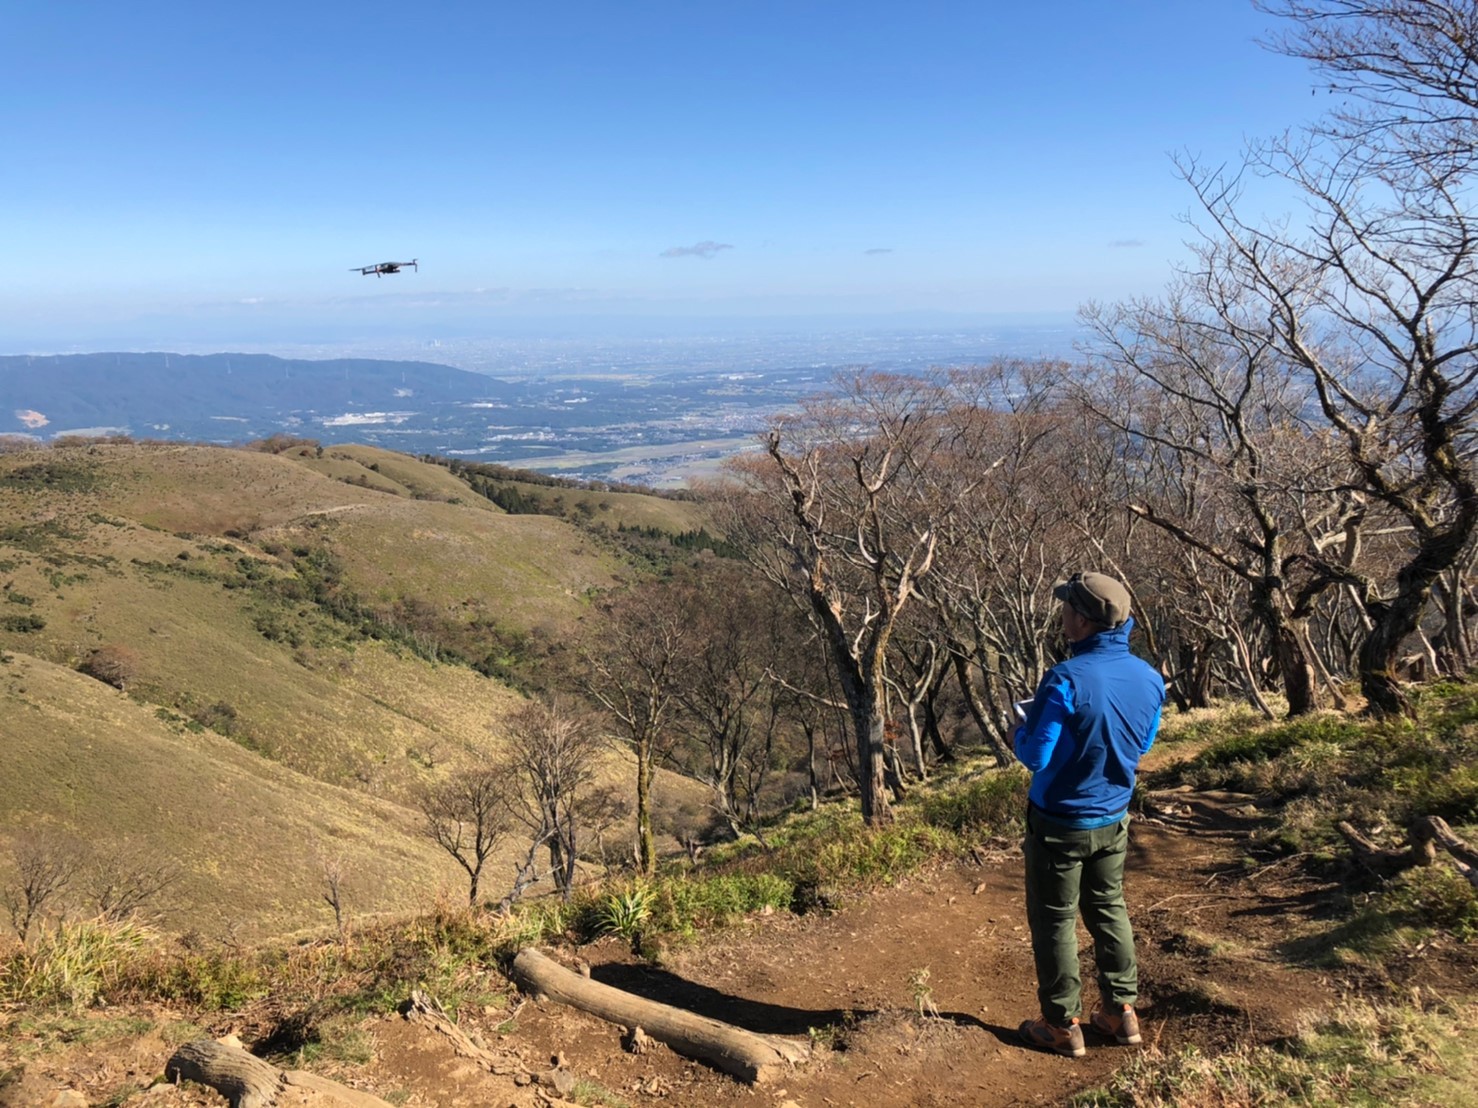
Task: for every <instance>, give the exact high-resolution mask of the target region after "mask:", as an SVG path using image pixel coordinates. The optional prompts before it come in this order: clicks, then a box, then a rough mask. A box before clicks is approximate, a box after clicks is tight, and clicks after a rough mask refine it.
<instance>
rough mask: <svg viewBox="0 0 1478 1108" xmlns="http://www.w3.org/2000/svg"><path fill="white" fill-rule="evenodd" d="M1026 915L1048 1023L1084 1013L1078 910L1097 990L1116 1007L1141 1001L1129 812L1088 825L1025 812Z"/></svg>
mask: <svg viewBox="0 0 1478 1108" xmlns="http://www.w3.org/2000/svg"><path fill="white" fill-rule="evenodd" d="M1024 845H1025V849H1026V919H1027V923H1028V924H1029V925H1030V926H1031V932H1032V954H1033V955H1034V956H1035V958H1036V962H1037V998H1038V1000H1039V1001H1040V1002H1041V1005H1042V1015H1043V1016H1044V1017H1045V1018H1046V1019H1047V1021H1048V1022H1049V1023H1055V1024H1065V1023H1067V1022H1068V1021H1069V1020H1071V1019H1073V1018H1075V1017H1077V1018H1081V1017H1082V1015H1083V981H1082V978H1081V977H1080V976H1079V974H1078V910H1079V907H1080V906H1081V908H1082V912H1083V922H1084V923H1085V924H1086V925H1087V926H1088V934H1089V935H1091V936H1092V937H1093V957H1094V961H1095V962H1096V963H1097V965H1098V991H1099V994H1100V996H1101V997H1102V999H1103V1004H1104V1005H1105V1007H1106V1008H1108V1009H1109V1010H1110V1011H1112V1010H1115V1009H1117V1008H1118V1007H1119V1006H1121V1005H1124V1004H1133V1003H1135V1001H1136V1000H1138V999H1139V965H1138V963H1137V962H1136V961H1135V957H1134V931H1133V929H1132V928H1131V927H1130V926H1129V911H1128V909H1127V908H1126V907H1125V906H1124V855H1125V854H1126V852H1127V851H1128V848H1129V817H1128V816H1125V817H1124V818H1123V819H1122V820H1120V821H1119V822H1118V823H1113V824H1110V825H1109V826H1107V827H1099V828H1095V829H1094V830H1092V831H1082V830H1078V829H1076V828H1072V827H1066V826H1064V825H1063V824H1060V823H1057V822H1055V821H1054V820H1051V819H1048V818H1047V817H1046V816H1044V815H1042V813H1041V812H1039V811H1036V810H1035V809H1028V811H1027V814H1026V842H1025V844H1024Z"/></svg>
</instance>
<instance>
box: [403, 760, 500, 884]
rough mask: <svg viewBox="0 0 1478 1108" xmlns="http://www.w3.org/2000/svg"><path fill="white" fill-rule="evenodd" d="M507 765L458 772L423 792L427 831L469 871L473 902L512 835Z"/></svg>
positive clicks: (422, 804) (422, 798)
mask: <svg viewBox="0 0 1478 1108" xmlns="http://www.w3.org/2000/svg"><path fill="white" fill-rule="evenodd" d="M507 777H508V775H507V772H506V770H505V769H503V768H502V767H498V768H481V769H473V770H467V771H464V772H461V773H457V774H454V775H453V776H452V777H450V778H448V779H447V780H446V781H445V782H443V783H442V784H440V785H437V786H435V787H432V788H429V789H427V790H426V791H425V792H424V793H423V794H422V796H421V813H422V814H423V815H424V816H425V817H426V833H427V835H428V836H430V838H431V840H432V841H433V842H434V843H436V845H437V846H439V847H441V848H442V849H443V850H445V851H446V852H447V853H448V854H450V855H451V856H452V860H453V861H455V862H456V863H457V865H459V866H461V867H462V869H463V870H464V871H465V872H466V874H467V904H468V906H469V907H472V906H475V905H476V904H477V898H478V894H479V891H480V886H481V882H482V876H483V870H484V869H485V867H486V866H487V862H488V859H489V858H490V857H492V855H493V851H494V850H496V849H497V847H498V844H499V843H500V842H502V840H503V838H504V837H505V835H506V834H507V832H508V830H509V827H510V822H511V818H512V817H511V814H510V810H509V783H508V779H507Z"/></svg>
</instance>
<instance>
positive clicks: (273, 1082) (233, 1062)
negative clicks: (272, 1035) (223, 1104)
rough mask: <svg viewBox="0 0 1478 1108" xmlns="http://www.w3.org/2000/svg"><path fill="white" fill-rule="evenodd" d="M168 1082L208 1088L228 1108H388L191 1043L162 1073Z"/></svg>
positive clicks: (227, 1049)
mask: <svg viewBox="0 0 1478 1108" xmlns="http://www.w3.org/2000/svg"><path fill="white" fill-rule="evenodd" d="M164 1075H165V1077H167V1078H169V1080H171V1081H178V1080H180V1079H182V1078H183V1079H184V1080H187V1081H198V1082H199V1083H200V1084H202V1085H209V1086H210V1087H211V1088H212V1089H214V1090H215V1091H216V1092H218V1093H220V1094H221V1095H222V1096H223V1097H225V1098H226V1099H227V1100H228V1101H230V1102H231V1108H286V1106H287V1105H290V1104H291V1105H310V1104H311V1105H315V1106H318V1108H391V1105H390V1103H389V1102H388V1101H384V1100H381V1099H380V1098H379V1097H377V1096H371V1095H370V1094H369V1093H362V1092H360V1091H359V1090H358V1089H351V1088H349V1086H348V1085H340V1084H339V1083H338V1082H337V1081H330V1080H329V1079H328V1078H326V1077H319V1076H318V1075H317V1074H312V1073H304V1072H303V1071H302V1070H280V1069H278V1068H277V1067H276V1066H274V1065H272V1064H271V1063H270V1062H264V1061H262V1059H260V1058H258V1057H257V1056H256V1055H254V1054H250V1053H248V1052H247V1051H245V1050H243V1049H241V1048H240V1047H237V1046H228V1045H227V1044H225V1043H220V1042H216V1041H215V1040H214V1039H196V1040H194V1041H193V1042H188V1043H186V1044H185V1045H184V1046H182V1047H180V1048H179V1049H178V1050H176V1051H175V1052H174V1054H173V1055H172V1056H171V1057H170V1059H169V1062H168V1063H167V1064H166V1065H165V1068H164Z"/></svg>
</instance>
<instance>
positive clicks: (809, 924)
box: [373, 824, 1332, 1108]
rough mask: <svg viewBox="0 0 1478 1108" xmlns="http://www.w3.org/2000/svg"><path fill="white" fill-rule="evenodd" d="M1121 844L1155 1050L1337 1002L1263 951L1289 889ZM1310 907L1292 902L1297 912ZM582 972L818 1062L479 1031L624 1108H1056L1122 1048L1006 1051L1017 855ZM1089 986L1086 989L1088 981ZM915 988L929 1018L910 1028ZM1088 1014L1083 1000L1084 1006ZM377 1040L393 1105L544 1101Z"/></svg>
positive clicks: (1018, 960)
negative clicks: (741, 1058)
mask: <svg viewBox="0 0 1478 1108" xmlns="http://www.w3.org/2000/svg"><path fill="white" fill-rule="evenodd" d="M1132 844H1133V845H1132V850H1133V856H1132V859H1131V862H1130V876H1129V877H1128V887H1129V899H1130V906H1131V912H1132V915H1133V917H1134V919H1135V922H1136V925H1137V927H1138V929H1139V945H1140V949H1141V960H1142V976H1143V978H1144V996H1143V999H1142V1002H1141V1013H1142V1018H1143V1021H1144V1027H1145V1034H1146V1040H1147V1041H1148V1042H1151V1043H1156V1044H1159V1045H1161V1046H1164V1047H1167V1048H1168V1047H1174V1046H1177V1045H1179V1044H1181V1043H1184V1042H1196V1043H1200V1044H1202V1045H1204V1046H1208V1047H1211V1046H1216V1045H1221V1044H1224V1043H1227V1042H1230V1041H1232V1040H1234V1039H1236V1038H1239V1037H1242V1036H1245V1035H1248V1034H1249V1033H1250V1034H1251V1035H1253V1036H1255V1037H1257V1038H1270V1037H1273V1036H1276V1035H1279V1034H1285V1033H1288V1032H1290V1031H1292V1030H1293V1029H1294V1027H1295V1025H1296V1023H1297V1021H1298V1018H1299V1016H1300V1014H1301V1013H1303V1012H1306V1011H1310V1010H1318V1009H1320V1008H1321V1007H1323V1006H1326V1005H1328V1004H1329V1003H1331V1001H1332V991H1331V989H1330V987H1329V985H1328V983H1327V982H1325V981H1324V980H1323V979H1322V978H1321V977H1320V975H1319V974H1317V973H1314V972H1311V971H1301V970H1297V969H1290V968H1289V967H1287V966H1284V965H1281V964H1278V963H1276V962H1275V961H1274V960H1273V959H1272V957H1271V954H1270V947H1271V945H1273V944H1274V943H1276V942H1277V941H1280V940H1281V939H1282V938H1283V937H1286V935H1287V934H1288V933H1289V931H1290V930H1291V929H1293V928H1296V927H1298V926H1300V924H1299V923H1298V921H1299V919H1301V918H1302V915H1301V913H1302V912H1303V909H1302V908H1300V907H1299V905H1298V904H1295V903H1292V902H1290V901H1289V899H1288V897H1289V894H1288V893H1287V892H1280V891H1277V890H1266V891H1257V890H1248V889H1245V888H1243V889H1233V888H1230V887H1223V883H1222V882H1221V881H1220V880H1219V879H1218V877H1217V875H1218V874H1221V873H1223V872H1225V871H1227V870H1228V868H1229V867H1231V866H1232V865H1233V863H1235V861H1236V856H1237V852H1236V850H1235V849H1233V847H1232V845H1231V844H1229V843H1228V842H1226V841H1224V840H1207V841H1202V840H1199V839H1197V838H1195V837H1194V836H1190V835H1186V834H1183V833H1178V832H1170V831H1166V830H1162V829H1159V828H1156V827H1153V826H1150V825H1147V824H1137V825H1136V826H1135V829H1134V832H1133V838H1132ZM1307 894H1308V890H1300V892H1299V893H1298V898H1301V899H1302V900H1307V899H1308V896H1307ZM1315 899H1317V898H1315ZM1270 923H1272V924H1273V926H1270ZM1086 945H1087V944H1086V937H1085V941H1084V946H1085V948H1086ZM580 956H581V957H583V958H585V959H586V960H587V961H588V962H589V963H590V964H591V972H592V976H593V977H594V978H595V979H597V980H600V981H604V982H606V983H608V984H612V985H617V986H619V987H621V988H625V989H629V990H631V991H632V992H636V993H639V994H641V995H644V996H648V997H651V998H653V999H657V1000H662V1001H665V1002H667V1003H670V1004H677V1005H680V1006H682V1007H685V1008H689V1009H691V1010H693V1011H696V1012H701V1013H703V1014H706V1015H711V1016H714V1017H716V1018H719V1019H723V1020H726V1021H728V1022H731V1023H735V1024H739V1025H741V1026H743V1027H747V1028H749V1029H751V1030H755V1031H763V1032H767V1033H770V1034H779V1035H793V1036H796V1037H798V1038H802V1039H805V1038H807V1037H814V1038H815V1039H816V1040H817V1042H818V1044H819V1045H820V1048H819V1049H818V1050H817V1052H816V1057H815V1060H813V1061H812V1062H811V1063H810V1064H808V1065H806V1066H804V1067H801V1068H798V1069H797V1070H796V1071H795V1072H794V1073H793V1074H792V1075H791V1076H790V1078H789V1079H788V1080H786V1081H784V1082H782V1083H780V1084H779V1085H777V1086H775V1087H772V1088H767V1089H760V1090H751V1089H747V1088H745V1087H743V1086H741V1085H738V1084H737V1083H735V1082H733V1081H731V1080H730V1079H728V1078H725V1077H722V1076H720V1075H718V1074H715V1073H713V1072H712V1071H710V1070H708V1069H706V1068H705V1067H702V1066H699V1065H695V1064H693V1063H690V1062H687V1061H685V1060H683V1059H681V1058H679V1057H677V1056H675V1055H673V1054H671V1053H670V1052H668V1051H667V1050H666V1049H665V1048H663V1047H660V1046H658V1047H657V1048H655V1049H654V1050H653V1051H652V1052H650V1053H648V1054H646V1055H643V1056H640V1057H637V1056H633V1055H629V1054H625V1053H623V1051H622V1050H621V1047H620V1044H619V1030H618V1029H614V1028H612V1027H610V1026H608V1025H605V1024H603V1023H601V1022H600V1021H598V1020H595V1019H592V1018H590V1017H586V1016H583V1015H581V1014H578V1013H575V1012H571V1011H568V1010H564V1009H560V1008H558V1007H548V1008H540V1007H537V1006H534V1005H529V1006H527V1007H526V1008H525V1009H524V1010H523V1012H521V1013H520V1015H519V1016H518V1018H517V1020H516V1024H517V1029H516V1031H515V1032H513V1033H512V1034H511V1035H507V1036H497V1035H495V1034H493V1033H492V1029H491V1028H490V1027H484V1028H481V1029H480V1030H481V1031H482V1033H483V1034H484V1036H485V1037H486V1038H488V1039H489V1041H490V1042H491V1041H492V1040H494V1039H499V1038H501V1039H502V1040H503V1045H504V1046H514V1045H515V1044H516V1045H518V1046H520V1047H522V1048H523V1049H525V1050H526V1051H527V1057H528V1058H529V1059H530V1060H531V1061H532V1062H535V1063H538V1064H547V1059H548V1058H550V1057H553V1056H554V1055H555V1054H563V1055H564V1057H565V1059H566V1061H567V1063H568V1065H569V1066H570V1067H571V1069H573V1070H574V1072H575V1073H576V1074H577V1075H580V1076H581V1077H583V1078H586V1079H588V1080H589V1081H591V1082H592V1083H593V1084H592V1085H591V1086H590V1087H587V1089H586V1095H587V1097H588V1098H590V1099H591V1100H592V1102H596V1101H595V1093H596V1088H595V1087H596V1086H598V1087H599V1088H600V1089H602V1090H604V1091H605V1092H607V1093H609V1094H614V1095H615V1096H619V1097H620V1098H621V1099H622V1100H624V1101H626V1102H628V1103H630V1104H632V1105H643V1104H650V1103H658V1102H663V1101H665V1102H668V1103H681V1104H705V1105H713V1106H726V1105H741V1104H742V1105H756V1104H774V1105H784V1104H786V1103H787V1102H792V1103H794V1104H796V1105H801V1106H808V1108H809V1106H813V1105H814V1106H818V1108H819V1106H824V1105H832V1106H841V1105H867V1106H869V1108H883V1106H887V1105H961V1104H969V1105H981V1106H989V1105H1016V1104H1061V1103H1063V1102H1064V1101H1065V1100H1066V1099H1067V1098H1068V1097H1069V1096H1070V1095H1071V1094H1072V1093H1073V1092H1075V1091H1078V1090H1080V1089H1083V1088H1085V1087H1088V1086H1091V1085H1094V1084H1096V1083H1098V1082H1100V1081H1102V1080H1103V1079H1104V1078H1106V1077H1107V1076H1108V1075H1109V1074H1110V1073H1111V1072H1112V1071H1113V1070H1114V1069H1115V1068H1116V1067H1117V1066H1118V1065H1120V1064H1121V1063H1123V1062H1124V1061H1125V1060H1126V1057H1127V1051H1126V1049H1125V1048H1120V1047H1116V1046H1112V1045H1109V1044H1106V1043H1103V1042H1101V1041H1095V1040H1094V1039H1093V1038H1092V1037H1091V1036H1090V1049H1089V1053H1088V1056H1087V1057H1086V1058H1084V1059H1081V1060H1068V1059H1063V1058H1058V1057H1055V1056H1052V1055H1047V1054H1043V1053H1039V1052H1036V1051H1032V1050H1027V1049H1024V1048H1023V1047H1021V1046H1020V1045H1019V1044H1018V1043H1017V1041H1016V1027H1017V1025H1018V1024H1019V1023H1020V1021H1021V1020H1022V1019H1024V1018H1026V1017H1028V1016H1031V1015H1034V1014H1035V1013H1036V996H1035V977H1034V973H1033V969H1032V961H1031V946H1030V940H1029V938H1028V935H1027V930H1026V919H1025V909H1024V902H1023V889H1022V878H1021V873H1020V859H1019V857H1015V858H1011V859H1007V860H1005V861H1001V862H998V863H993V864H990V865H988V866H983V867H982V866H975V865H970V864H960V865H955V866H950V867H946V868H943V869H940V870H938V871H936V872H933V873H930V874H927V875H924V876H919V877H915V878H913V879H911V880H909V881H907V882H905V883H902V884H900V885H898V886H897V887H894V888H890V889H887V890H884V891H882V892H880V893H877V894H875V895H873V896H871V897H867V898H862V899H859V900H858V901H856V902H855V903H854V904H852V905H851V906H850V907H848V908H846V909H844V910H843V911H842V912H840V913H839V914H837V915H834V916H830V917H808V918H801V919H793V918H775V917H772V918H769V919H764V920H759V921H756V923H755V925H754V926H753V927H751V928H750V929H748V930H747V931H746V932H744V933H731V934H729V935H726V936H724V937H723V938H722V939H721V940H718V941H715V942H713V943H711V944H709V945H706V946H704V947H703V948H700V949H697V950H689V951H685V952H680V953H678V954H676V955H675V956H673V957H672V958H671V959H670V960H669V962H668V964H667V965H665V966H664V967H662V968H655V967H652V966H649V965H645V964H642V963H639V962H635V961H634V960H633V959H632V958H631V957H630V955H629V953H628V952H627V951H626V949H625V947H624V946H623V945H621V944H618V943H616V942H615V941H614V940H607V941H604V942H601V943H597V944H595V945H593V946H591V947H587V948H584V949H582V950H581V951H580ZM925 970H927V971H928V976H927V981H926V982H921V976H920V975H921V971H925ZM1084 979H1085V981H1090V982H1091V980H1092V977H1091V967H1088V966H1085V973H1084ZM925 984H926V985H927V988H928V989H929V996H928V999H931V1000H932V1001H933V1003H934V1005H935V1006H936V1007H937V1010H938V1017H937V1018H920V1016H919V1014H918V1013H919V1001H920V999H922V998H921V993H922V988H923V987H924V985H925ZM1092 1001H1093V997H1092V986H1091V985H1090V986H1089V988H1088V994H1087V996H1085V1003H1088V1004H1091V1003H1092ZM376 1035H377V1038H378V1041H379V1055H378V1058H377V1061H376V1063H375V1066H374V1069H375V1071H376V1072H375V1073H374V1075H373V1084H374V1085H375V1086H376V1087H378V1088H380V1089H382V1090H384V1089H399V1090H401V1091H403V1092H405V1093H408V1094H410V1096H409V1098H408V1099H407V1101H406V1103H410V1104H437V1105H447V1106H453V1105H467V1106H472V1105H482V1104H493V1103H499V1104H502V1103H518V1104H522V1103H530V1104H532V1103H537V1100H536V1099H534V1098H533V1097H532V1096H529V1097H528V1099H527V1100H525V1099H521V1098H520V1096H519V1094H520V1093H525V1091H524V1090H515V1089H511V1088H510V1087H509V1085H508V1083H507V1079H506V1078H505V1079H502V1081H503V1085H502V1087H501V1089H500V1090H499V1091H497V1092H496V1093H495V1091H494V1087H493V1086H494V1085H495V1083H496V1082H495V1079H492V1078H483V1077H482V1076H481V1075H479V1074H477V1073H475V1072H473V1071H472V1070H471V1069H470V1067H467V1066H465V1065H461V1066H459V1065H458V1063H457V1061H456V1060H455V1059H453V1058H451V1057H450V1052H449V1051H447V1050H445V1048H443V1047H442V1046H441V1044H438V1043H428V1042H427V1041H426V1038H425V1036H424V1034H423V1033H421V1032H418V1031H416V1030H415V1029H414V1028H410V1027H408V1026H406V1025H405V1024H397V1023H396V1022H395V1021H385V1022H383V1023H382V1024H380V1025H379V1026H378V1027H377V1029H376ZM504 1098H508V1099H504Z"/></svg>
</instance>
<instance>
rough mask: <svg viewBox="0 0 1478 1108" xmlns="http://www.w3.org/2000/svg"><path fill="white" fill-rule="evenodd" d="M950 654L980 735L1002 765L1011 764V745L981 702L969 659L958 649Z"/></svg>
mask: <svg viewBox="0 0 1478 1108" xmlns="http://www.w3.org/2000/svg"><path fill="white" fill-rule="evenodd" d="M950 654H951V657H952V658H953V660H954V666H955V677H956V678H957V679H958V680H959V685H960V693H961V694H962V695H963V696H964V698H965V705H966V707H968V708H969V709H970V718H972V719H973V720H974V721H975V726H976V727H978V728H979V729H980V737H981V738H983V739H984V740H985V741H986V743H988V744H989V745H990V749H991V753H993V754H994V755H995V756H996V761H997V762H998V763H999V764H1000V765H1002V766H1009V765H1010V764H1011V763H1012V761H1014V755H1013V754H1012V752H1011V748H1010V746H1009V745H1008V744H1007V743H1006V742H1005V741H1004V740H1003V739H1002V738H1001V736H1000V735H999V734H998V733H997V731H996V728H995V726H994V725H993V724H992V723H991V721H990V713H989V712H988V711H987V710H986V707H985V705H984V704H983V703H982V702H981V699H980V693H979V692H978V691H977V690H976V688H975V683H974V682H973V681H971V680H970V662H969V660H968V659H967V658H966V657H965V655H963V654H961V653H959V652H958V651H951V652H950Z"/></svg>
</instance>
